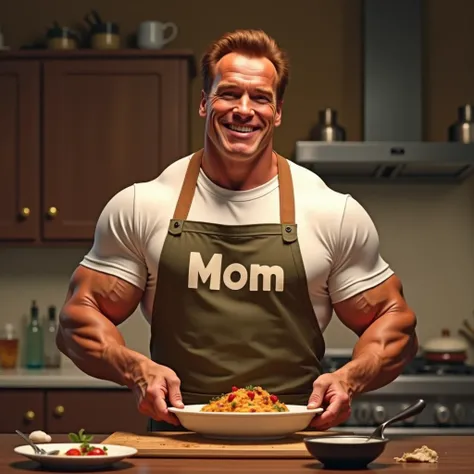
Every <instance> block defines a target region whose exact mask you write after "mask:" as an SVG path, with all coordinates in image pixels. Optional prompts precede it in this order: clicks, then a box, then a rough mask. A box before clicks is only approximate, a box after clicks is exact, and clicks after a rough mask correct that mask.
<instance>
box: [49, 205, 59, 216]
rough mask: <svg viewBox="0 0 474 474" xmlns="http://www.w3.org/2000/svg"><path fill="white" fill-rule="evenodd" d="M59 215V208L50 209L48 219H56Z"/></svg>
mask: <svg viewBox="0 0 474 474" xmlns="http://www.w3.org/2000/svg"><path fill="white" fill-rule="evenodd" d="M57 215H58V208H57V207H54V206H52V207H50V208H49V209H48V217H56V216H57Z"/></svg>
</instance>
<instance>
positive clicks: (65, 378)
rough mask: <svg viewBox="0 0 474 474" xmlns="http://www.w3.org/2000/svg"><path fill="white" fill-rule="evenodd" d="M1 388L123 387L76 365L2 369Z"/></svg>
mask: <svg viewBox="0 0 474 474" xmlns="http://www.w3.org/2000/svg"><path fill="white" fill-rule="evenodd" d="M0 387H1V388H123V387H121V386H120V385H117V384H116V383H113V382H109V381H107V380H100V379H96V378H94V377H91V376H89V375H87V374H86V373H84V372H82V371H81V370H79V369H78V368H76V367H75V366H65V367H61V368H59V369H23V368H18V369H11V370H6V369H0Z"/></svg>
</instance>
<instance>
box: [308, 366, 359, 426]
mask: <svg viewBox="0 0 474 474" xmlns="http://www.w3.org/2000/svg"><path fill="white" fill-rule="evenodd" d="M320 407H322V408H324V412H323V413H321V415H316V416H315V417H314V418H313V421H312V422H311V424H310V426H311V427H314V428H316V429H317V430H321V431H325V430H327V429H329V428H332V427H333V426H337V425H340V424H341V423H344V421H346V420H347V419H348V418H349V417H350V416H351V396H350V395H349V390H348V387H347V385H346V384H345V383H344V381H343V380H342V379H341V378H339V377H338V376H337V375H335V374H323V375H321V376H319V377H318V378H317V379H316V380H315V381H314V383H313V392H312V393H311V396H310V397H309V400H308V408H309V409H312V408H320Z"/></svg>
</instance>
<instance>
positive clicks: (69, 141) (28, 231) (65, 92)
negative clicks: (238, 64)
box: [0, 50, 194, 244]
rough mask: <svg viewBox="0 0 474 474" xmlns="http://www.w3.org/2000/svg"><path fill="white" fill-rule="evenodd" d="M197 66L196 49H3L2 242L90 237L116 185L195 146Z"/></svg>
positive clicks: (154, 171)
mask: <svg viewBox="0 0 474 474" xmlns="http://www.w3.org/2000/svg"><path fill="white" fill-rule="evenodd" d="M193 75H194V64H193V62H192V55H191V54H190V53H189V52H172V51H162V52H160V51H147V52H143V51H140V50H130V51H119V52H116V51H115V52H96V51H89V50H83V51H75V52H62V51H59V52H58V51H36V52H34V51H33V52H28V51H19V52H12V53H5V54H2V55H1V56H0V103H1V104H2V107H0V125H2V129H1V130H2V132H1V134H2V140H0V177H1V179H2V185H1V186H0V199H1V201H0V202H1V203H2V204H1V205H0V241H10V242H12V241H13V242H15V241H27V242H30V243H31V242H34V243H35V244H38V243H50V242H61V241H62V242H81V241H82V242H84V241H91V240H92V239H93V236H94V229H95V225H96V222H97V219H98V217H99V214H100V212H101V210H102V209H103V207H104V206H105V204H106V203H107V201H108V200H109V199H110V198H111V197H112V196H113V195H114V194H115V193H117V192H118V191H120V190H121V189H123V188H125V187H127V186H129V185H131V184H133V183H134V182H140V181H148V180H151V179H154V178H155V177H156V176H158V175H159V174H160V173H161V172H162V171H163V170H164V169H165V168H166V167H167V166H168V165H169V164H171V163H172V162H173V161H175V160H177V159H178V158H181V157H182V156H184V155H186V154H187V153H189V152H190V149H189V142H188V137H189V126H188V123H189V93H188V89H189V81H190V78H191V77H193ZM4 104H5V105H4Z"/></svg>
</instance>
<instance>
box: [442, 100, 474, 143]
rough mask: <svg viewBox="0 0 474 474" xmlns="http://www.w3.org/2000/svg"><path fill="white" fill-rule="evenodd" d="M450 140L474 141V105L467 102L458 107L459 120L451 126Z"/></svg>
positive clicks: (449, 131) (449, 130)
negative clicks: (473, 112) (473, 107)
mask: <svg viewBox="0 0 474 474" xmlns="http://www.w3.org/2000/svg"><path fill="white" fill-rule="evenodd" d="M448 140H449V141H450V142H461V143H473V142H474V122H473V121H472V105H470V104H466V105H463V106H461V107H459V108H458V120H457V121H456V122H454V123H453V124H452V125H450V126H449V129H448Z"/></svg>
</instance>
